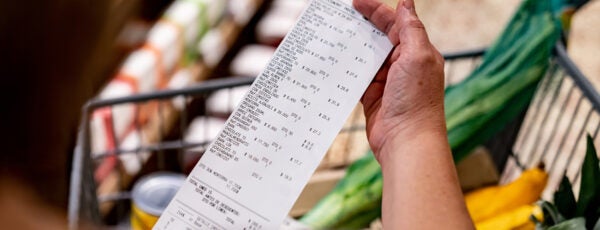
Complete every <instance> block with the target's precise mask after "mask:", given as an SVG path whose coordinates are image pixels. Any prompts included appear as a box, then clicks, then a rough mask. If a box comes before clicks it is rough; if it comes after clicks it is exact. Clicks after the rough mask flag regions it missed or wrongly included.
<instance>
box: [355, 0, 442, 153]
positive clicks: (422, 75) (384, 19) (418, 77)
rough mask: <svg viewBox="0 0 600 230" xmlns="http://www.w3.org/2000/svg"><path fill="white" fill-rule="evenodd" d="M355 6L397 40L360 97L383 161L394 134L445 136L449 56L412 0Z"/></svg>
mask: <svg viewBox="0 0 600 230" xmlns="http://www.w3.org/2000/svg"><path fill="white" fill-rule="evenodd" d="M353 5H354V7H355V8H356V9H357V10H358V11H359V12H361V13H362V14H363V15H364V16H365V17H366V18H367V19H368V20H369V21H370V22H372V23H373V24H374V25H375V26H376V27H377V28H378V29H379V30H381V31H383V32H385V33H386V34H387V36H388V38H389V40H390V41H391V42H392V44H393V45H394V50H393V51H392V53H391V55H390V56H389V57H388V60H387V61H386V62H385V64H384V65H383V66H382V67H381V69H380V70H379V72H378V73H377V75H376V76H375V79H374V80H373V82H372V83H371V85H370V86H369V87H368V88H367V91H366V92H365V94H364V95H363V97H362V99H361V101H362V103H363V106H364V110H365V115H366V118H367V137H368V139H369V144H370V146H371V149H373V152H374V153H375V155H376V157H377V159H378V160H379V161H380V162H381V158H380V156H379V152H380V149H381V148H382V147H383V146H384V145H385V143H386V141H387V140H388V139H390V138H392V137H394V136H397V135H405V136H407V137H411V136H418V134H419V132H443V135H446V127H445V121H444V108H443V107H444V99H443V98H444V59H443V57H442V56H441V55H440V53H439V52H438V51H437V50H436V49H435V47H433V45H432V44H431V43H430V42H429V38H428V37H427V33H426V32H425V28H424V26H423V23H421V21H420V20H419V18H418V17H417V15H416V12H415V7H414V2H413V0H400V2H399V3H398V6H397V7H396V10H395V11H394V10H393V9H392V8H390V7H388V6H387V5H385V4H383V3H381V2H379V1H377V0H354V2H353Z"/></svg>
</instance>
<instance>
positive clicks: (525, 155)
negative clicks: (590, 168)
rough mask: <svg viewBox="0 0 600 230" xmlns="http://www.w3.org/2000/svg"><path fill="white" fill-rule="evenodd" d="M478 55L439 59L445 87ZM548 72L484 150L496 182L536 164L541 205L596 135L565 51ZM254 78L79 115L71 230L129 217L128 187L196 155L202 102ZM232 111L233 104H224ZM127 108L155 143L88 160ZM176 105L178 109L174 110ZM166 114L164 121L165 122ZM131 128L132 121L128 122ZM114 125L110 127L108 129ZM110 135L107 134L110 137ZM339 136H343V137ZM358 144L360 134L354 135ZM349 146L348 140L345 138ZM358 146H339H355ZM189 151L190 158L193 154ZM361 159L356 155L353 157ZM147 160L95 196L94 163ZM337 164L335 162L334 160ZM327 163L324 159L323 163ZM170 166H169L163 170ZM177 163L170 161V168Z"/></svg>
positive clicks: (596, 107) (558, 50)
mask: <svg viewBox="0 0 600 230" xmlns="http://www.w3.org/2000/svg"><path fill="white" fill-rule="evenodd" d="M484 52H485V50H483V49H481V50H475V51H469V52H461V53H454V54H447V55H444V57H445V59H446V67H445V68H446V82H447V83H448V84H454V83H456V82H459V81H460V80H462V79H463V78H464V77H465V76H466V75H467V74H468V73H469V72H470V71H472V70H473V69H474V68H476V67H477V65H478V64H479V63H480V62H481V56H482V54H483V53H484ZM550 62H551V67H550V69H549V71H548V73H547V75H546V76H545V77H544V78H543V80H542V81H541V83H540V84H539V86H538V89H537V93H536V94H535V96H534V99H533V100H532V102H531V104H530V106H529V108H528V109H527V111H525V112H523V114H522V115H521V116H520V117H519V118H517V119H516V120H515V121H514V122H512V123H511V124H509V125H508V126H506V128H505V129H504V130H503V131H501V132H499V133H498V134H497V135H496V136H495V137H493V138H492V139H491V140H490V141H489V142H488V143H486V144H485V146H487V148H488V149H489V151H490V152H491V155H492V158H493V161H494V163H495V166H496V168H497V170H498V172H502V179H501V182H507V181H509V180H511V179H512V178H514V177H516V176H517V175H518V174H519V173H520V171H521V170H523V169H525V168H529V167H532V166H533V165H536V164H538V163H539V162H541V161H543V162H545V164H546V165H547V171H548V172H549V174H550V182H549V185H548V186H547V189H546V193H544V197H545V198H546V199H547V198H548V197H549V196H550V195H551V192H552V191H553V190H555V188H556V187H557V183H558V181H559V179H560V178H561V177H562V175H563V174H564V173H565V172H566V174H567V175H568V176H569V178H570V179H571V180H572V181H576V182H575V188H576V187H577V184H578V183H579V182H578V180H577V179H578V178H579V173H578V172H579V167H580V166H581V164H582V159H583V158H582V157H583V154H584V152H585V151H584V150H585V149H584V143H583V142H584V141H582V139H583V137H584V135H585V133H586V132H589V133H590V134H591V135H592V136H593V137H594V138H596V137H597V134H598V131H599V129H600V114H599V111H600V95H599V94H598V93H597V92H596V91H595V89H594V88H593V87H592V86H591V83H590V82H589V81H588V80H587V79H586V78H585V77H584V76H583V75H582V74H581V73H580V72H579V70H578V69H577V68H576V67H575V65H574V64H573V63H572V62H571V60H570V59H569V58H568V56H567V55H566V51H565V48H564V46H563V45H562V44H561V43H559V44H557V45H556V46H555V49H554V55H553V58H552V59H551V60H550ZM253 80H254V78H251V77H248V78H228V79H218V80H211V81H206V82H203V83H199V84H196V85H193V86H190V87H188V88H184V89H177V90H168V91H160V92H153V93H145V94H139V95H134V96H129V97H124V98H115V99H109V100H91V101H90V102H89V103H87V104H86V105H85V107H84V108H83V117H82V122H81V125H80V130H79V134H78V135H79V136H78V140H77V146H76V148H75V152H74V158H73V168H72V174H71V188H70V189H71V191H70V197H69V210H68V211H69V216H68V218H69V224H70V226H71V228H76V227H77V226H78V225H79V223H80V221H82V220H85V222H90V223H93V224H99V225H103V226H109V225H115V224H116V223H118V222H119V221H121V220H123V219H125V217H127V216H128V212H129V205H130V189H131V183H132V181H134V180H135V179H136V178H137V177H139V175H143V174H145V173H148V172H150V171H153V170H172V171H180V172H181V171H184V170H185V169H184V167H181V166H175V167H172V165H177V163H176V164H173V163H172V162H173V161H174V160H173V158H177V157H174V156H181V155H185V154H187V153H188V152H189V151H188V150H190V149H194V151H196V152H202V151H203V147H205V146H206V145H207V144H208V141H204V142H200V143H194V142H188V141H186V140H185V138H183V137H184V135H185V132H186V128H187V126H188V125H189V123H190V120H191V119H190V118H192V117H194V116H199V115H206V114H207V108H206V100H207V98H208V97H209V96H210V95H211V94H212V93H214V92H215V91H217V90H223V89H231V88H233V87H238V86H243V85H249V84H251V83H252V82H253ZM228 103H234V102H228ZM128 104H130V105H131V104H133V105H136V106H139V107H141V106H146V105H149V104H154V105H155V106H154V108H155V110H156V114H158V115H157V116H154V117H157V119H154V120H155V121H154V122H150V123H154V124H152V125H149V124H140V123H138V124H135V125H134V127H135V129H136V130H139V131H140V132H143V129H145V127H148V126H151V127H154V128H153V130H155V132H157V134H156V133H155V134H154V136H155V138H154V140H152V141H148V142H146V143H142V144H140V145H138V146H136V147H135V148H129V149H127V148H122V146H121V145H120V143H119V142H120V141H122V140H118V139H117V138H116V137H115V135H112V138H113V139H114V140H112V142H114V148H112V149H108V150H107V151H105V152H103V153H93V151H92V146H91V145H92V139H93V138H94V137H93V136H92V135H93V134H92V132H91V131H90V130H91V128H90V126H91V124H90V122H91V117H92V114H93V113H94V112H95V111H97V110H100V109H107V108H108V109H114V108H117V107H118V106H123V105H128ZM175 104H178V105H179V108H177V109H174V107H177V106H174V105H175ZM165 114H169V115H165ZM356 117H357V118H355V119H356V122H351V123H350V124H351V125H350V126H347V127H345V128H344V129H343V132H346V133H360V132H364V123H361V122H360V121H361V119H360V116H356ZM135 120H136V121H137V120H138V119H135ZM111 125H114V124H111ZM113 130H114V129H113ZM156 130H158V131H156ZM342 134H343V133H342ZM360 134H361V135H362V136H364V134H363V133H360ZM348 138H350V137H348ZM356 142H357V140H353V139H349V140H346V142H343V143H347V144H349V145H350V144H355V143H356ZM354 148H355V147H353V146H346V148H340V149H342V150H341V151H346V152H344V153H343V154H342V155H341V157H342V158H343V160H342V163H341V164H336V165H335V166H336V167H339V166H343V165H344V164H347V163H349V162H350V161H351V159H352V158H351V157H348V154H349V153H348V152H350V151H351V150H352V149H354ZM194 151H192V152H194ZM360 151H362V152H364V151H363V150H360ZM148 152H150V153H152V154H151V155H152V156H151V157H150V158H147V159H146V160H145V161H146V162H145V163H144V169H141V170H140V171H139V172H138V173H137V175H121V174H126V173H123V172H122V170H115V171H114V172H115V173H117V174H118V175H117V176H116V177H115V178H117V180H116V182H115V183H116V185H115V186H113V187H112V190H110V191H106V190H105V191H101V190H102V186H103V184H102V183H99V181H98V180H97V178H95V175H94V174H95V171H96V170H97V169H98V165H99V163H98V162H102V161H103V160H105V159H107V158H111V157H113V158H114V157H118V156H123V155H134V156H135V155H138V154H142V153H148ZM336 158H339V156H338V157H336ZM326 160H327V157H326ZM169 162H171V163H169ZM175 162H177V160H175Z"/></svg>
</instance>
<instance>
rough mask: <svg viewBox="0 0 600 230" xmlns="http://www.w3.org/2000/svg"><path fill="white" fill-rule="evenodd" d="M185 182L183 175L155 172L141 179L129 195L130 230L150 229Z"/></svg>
mask: <svg viewBox="0 0 600 230" xmlns="http://www.w3.org/2000/svg"><path fill="white" fill-rule="evenodd" d="M184 181H185V175H183V174H178V173H172V172H157V173H152V174H149V175H146V176H144V177H142V178H141V179H140V180H139V181H137V182H136V183H135V185H134V186H133V191H132V194H131V197H132V204H131V229H134V230H145V229H152V226H154V224H155V223H156V221H157V220H158V217H159V216H160V214H162V212H163V211H164V210H165V208H166V207H167V205H168V204H169V202H170V201H171V199H173V196H175V193H176V192H177V190H178V189H179V187H181V185H182V184H183V182H184Z"/></svg>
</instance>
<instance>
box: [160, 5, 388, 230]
mask: <svg viewBox="0 0 600 230" xmlns="http://www.w3.org/2000/svg"><path fill="white" fill-rule="evenodd" d="M391 49H392V45H391V43H390V42H389V40H388V39H387V37H386V36H385V34H383V33H382V32H380V31H378V30H377V29H375V27H373V25H372V24H370V23H369V22H368V21H366V20H365V19H364V18H363V17H362V15H361V14H360V13H358V12H357V11H355V10H354V9H353V8H352V6H351V5H350V2H349V0H346V1H340V0H314V1H311V2H310V3H309V5H308V7H307V8H306V9H305V11H304V12H303V13H302V14H301V16H300V19H299V20H298V21H297V22H296V25H295V26H294V27H293V29H292V30H291V31H290V32H289V33H288V35H287V36H286V37H285V38H284V40H283V41H282V43H281V44H280V46H279V47H278V48H277V51H276V52H275V54H274V56H273V58H272V59H271V61H270V62H269V63H268V65H267V67H266V69H265V70H264V71H263V72H262V73H261V74H260V75H259V76H258V78H257V79H256V81H255V82H254V83H253V85H252V86H251V87H250V90H249V91H248V93H247V94H246V96H245V97H244V99H242V102H241V103H240V105H239V106H238V107H237V108H236V109H235V111H234V112H233V114H232V115H231V117H230V118H229V119H228V120H227V122H226V124H225V128H224V129H223V131H221V133H220V134H219V135H218V137H217V138H216V139H215V141H214V142H213V143H212V144H211V145H210V146H209V147H208V149H207V151H206V153H205V154H204V156H203V157H202V159H201V160H200V161H199V162H198V164H197V165H196V167H195V168H194V170H193V171H192V172H191V174H190V176H189V177H188V178H187V180H186V182H185V183H184V185H183V186H182V188H181V189H180V190H179V191H178V192H177V194H176V196H175V197H174V198H173V200H172V201H171V203H170V204H169V206H168V207H167V209H166V210H165V211H164V213H163V214H162V216H161V217H160V219H159V221H158V222H157V224H156V225H155V226H154V229H277V228H279V226H280V224H281V223H282V221H283V220H284V218H285V216H286V215H287V213H288V212H289V210H290V208H291V207H292V205H293V204H294V202H295V200H296V199H297V198H298V196H299V194H300V192H301V191H302V189H303V187H304V186H305V185H306V183H307V182H308V179H309V178H310V176H311V175H312V173H313V172H314V170H315V169H316V167H317V166H318V165H319V162H320V161H321V159H322V158H323V156H324V155H325V153H326V151H327V149H328V148H329V146H330V145H331V143H332V142H333V140H334V138H335V136H336V135H337V134H338V132H339V131H340V129H341V128H342V125H343V123H344V121H345V120H346V119H347V117H348V116H349V114H350V113H351V111H352V109H353V108H354V107H355V106H356V103H357V102H358V100H359V99H360V97H361V96H362V94H363V93H364V91H365V89H366V88H367V86H368V85H369V83H370V82H371V81H372V79H373V76H374V75H375V73H376V72H377V70H378V69H379V68H380V66H381V65H382V63H383V61H384V60H385V58H386V57H387V55H388V54H389V52H390V50H391Z"/></svg>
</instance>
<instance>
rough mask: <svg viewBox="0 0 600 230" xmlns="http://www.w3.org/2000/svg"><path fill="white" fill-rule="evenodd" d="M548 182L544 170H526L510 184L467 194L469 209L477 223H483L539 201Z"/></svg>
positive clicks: (466, 200)
mask: <svg viewBox="0 0 600 230" xmlns="http://www.w3.org/2000/svg"><path fill="white" fill-rule="evenodd" d="M547 182H548V174H547V173H546V172H544V170H543V169H541V168H533V169H529V170H526V171H524V172H523V173H522V174H521V176H520V177H519V178H518V179H517V180H515V181H513V182H511V183H509V184H506V185H501V186H499V185H497V186H489V187H485V188H482V189H478V190H476V191H473V192H470V193H468V194H466V195H465V202H466V204H467V209H468V210H469V214H471V218H472V219H473V221H474V222H475V223H477V222H481V221H483V220H486V219H488V218H490V217H494V216H496V215H498V214H500V213H503V212H507V211H510V210H512V209H515V208H517V207H520V206H523V205H527V204H532V203H533V202H535V201H537V200H538V199H539V198H540V195H541V194H542V192H543V191H544V187H546V183H547Z"/></svg>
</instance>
